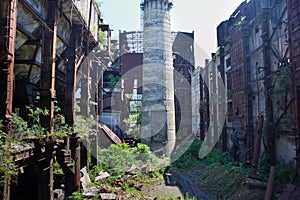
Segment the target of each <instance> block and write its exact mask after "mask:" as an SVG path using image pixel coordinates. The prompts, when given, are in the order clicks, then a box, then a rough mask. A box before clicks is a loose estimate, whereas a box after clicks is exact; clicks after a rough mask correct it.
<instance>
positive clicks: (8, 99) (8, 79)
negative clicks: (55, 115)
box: [0, 0, 17, 200]
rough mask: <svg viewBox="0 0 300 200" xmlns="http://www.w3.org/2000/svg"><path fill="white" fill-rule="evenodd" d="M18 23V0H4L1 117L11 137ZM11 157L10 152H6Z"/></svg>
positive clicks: (0, 41)
mask: <svg viewBox="0 0 300 200" xmlns="http://www.w3.org/2000/svg"><path fill="white" fill-rule="evenodd" d="M16 23H17V0H4V1H2V2H1V4H0V32H1V33H2V36H0V95H1V99H2V100H1V101H0V119H4V131H5V132H6V134H7V136H8V137H11V134H12V132H11V123H12V121H11V120H12V100H13V80H14V71H13V67H14V60H15V40H16ZM6 156H7V157H10V156H11V155H10V153H9V152H6ZM3 199H4V200H9V199H10V176H9V175H8V174H5V178H4V195H3Z"/></svg>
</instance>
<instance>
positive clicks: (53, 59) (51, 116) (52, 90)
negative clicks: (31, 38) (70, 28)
mask: <svg viewBox="0 0 300 200" xmlns="http://www.w3.org/2000/svg"><path fill="white" fill-rule="evenodd" d="M56 38H57V3H56V6H55V10H54V19H53V40H52V64H51V89H50V91H51V101H50V113H49V114H50V129H49V132H50V134H53V130H54V124H53V120H54V99H55V61H56Z"/></svg>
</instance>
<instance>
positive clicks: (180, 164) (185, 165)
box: [173, 139, 231, 171]
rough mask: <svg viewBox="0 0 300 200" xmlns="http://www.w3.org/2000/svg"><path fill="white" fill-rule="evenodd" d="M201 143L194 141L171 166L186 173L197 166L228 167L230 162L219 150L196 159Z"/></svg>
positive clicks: (226, 155)
mask: <svg viewBox="0 0 300 200" xmlns="http://www.w3.org/2000/svg"><path fill="white" fill-rule="evenodd" d="M201 145H202V142H201V141H200V140H198V139H194V140H193V141H192V143H191V145H190V146H189V147H188V149H187V150H186V151H185V153H184V154H182V156H181V157H179V158H178V159H177V160H176V161H174V162H173V166H174V167H177V168H179V169H182V170H184V171H188V170H190V169H193V168H195V167H197V166H200V165H201V166H215V165H224V166H225V165H230V164H231V160H230V157H229V155H228V154H227V153H224V152H222V151H221V150H220V149H217V148H215V149H213V150H212V151H211V152H210V153H209V154H208V155H207V156H206V157H205V158H203V159H200V158H198V154H199V150H200V148H201Z"/></svg>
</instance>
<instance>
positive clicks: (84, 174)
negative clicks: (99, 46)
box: [80, 167, 91, 191]
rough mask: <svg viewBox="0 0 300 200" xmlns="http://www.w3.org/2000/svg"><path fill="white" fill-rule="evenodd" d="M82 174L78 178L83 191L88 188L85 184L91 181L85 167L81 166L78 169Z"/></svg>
mask: <svg viewBox="0 0 300 200" xmlns="http://www.w3.org/2000/svg"><path fill="white" fill-rule="evenodd" d="M80 172H81V174H82V176H81V178H80V182H81V185H82V188H83V191H86V190H87V189H88V188H87V186H88V185H89V184H90V183H91V179H90V176H89V174H88V172H87V169H86V167H84V168H82V169H81V170H80Z"/></svg>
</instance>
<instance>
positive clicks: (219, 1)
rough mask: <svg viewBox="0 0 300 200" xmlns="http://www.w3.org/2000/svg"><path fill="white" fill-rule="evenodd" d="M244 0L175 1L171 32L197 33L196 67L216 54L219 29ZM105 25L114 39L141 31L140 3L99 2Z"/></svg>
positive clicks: (135, 0) (134, 0) (131, 0)
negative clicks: (125, 33) (108, 26)
mask: <svg viewBox="0 0 300 200" xmlns="http://www.w3.org/2000/svg"><path fill="white" fill-rule="evenodd" d="M243 1H244V0H174V7H173V9H172V10H171V23H172V31H186V32H192V31H195V49H196V52H195V57H196V65H197V66H199V65H200V66H203V65H204V59H205V58H208V59H209V58H210V54H211V53H212V52H215V51H216V50H217V33H216V28H217V26H218V25H219V24H220V23H221V22H222V21H224V20H227V19H228V18H229V16H230V15H231V14H232V13H233V12H234V10H235V9H236V8H237V7H238V6H239V5H240V4H241V3H242V2H243ZM98 2H100V10H101V11H102V13H103V19H104V23H107V24H109V25H110V26H111V28H112V29H113V30H114V31H113V37H114V36H115V37H116V36H117V34H118V32H119V30H122V31H123V30H127V31H133V30H139V29H140V5H139V4H140V0H98Z"/></svg>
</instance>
